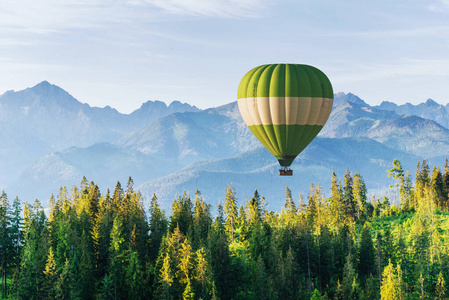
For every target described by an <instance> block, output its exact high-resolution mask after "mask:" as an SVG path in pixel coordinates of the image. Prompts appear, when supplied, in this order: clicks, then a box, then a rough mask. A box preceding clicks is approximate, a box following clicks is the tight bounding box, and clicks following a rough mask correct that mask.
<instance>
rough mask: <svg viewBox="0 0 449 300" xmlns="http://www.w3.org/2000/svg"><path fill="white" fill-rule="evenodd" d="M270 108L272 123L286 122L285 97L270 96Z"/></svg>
mask: <svg viewBox="0 0 449 300" xmlns="http://www.w3.org/2000/svg"><path fill="white" fill-rule="evenodd" d="M270 110H271V120H272V122H273V123H272V124H276V125H277V124H285V97H270ZM262 124H265V123H262Z"/></svg>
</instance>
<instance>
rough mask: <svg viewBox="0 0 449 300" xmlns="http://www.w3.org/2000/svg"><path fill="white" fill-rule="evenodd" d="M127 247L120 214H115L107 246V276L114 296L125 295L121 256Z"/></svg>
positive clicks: (122, 256)
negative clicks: (112, 287) (108, 245)
mask: <svg viewBox="0 0 449 300" xmlns="http://www.w3.org/2000/svg"><path fill="white" fill-rule="evenodd" d="M127 248H128V247H127V246H126V244H125V237H124V233H123V222H122V218H121V216H120V215H117V216H116V217H115V219H114V223H113V226H112V230H111V244H110V248H109V253H110V256H109V257H110V264H109V276H110V279H111V282H112V285H113V286H114V295H115V297H123V296H124V295H125V289H124V287H123V277H124V272H123V258H124V255H125V250H126V249H127Z"/></svg>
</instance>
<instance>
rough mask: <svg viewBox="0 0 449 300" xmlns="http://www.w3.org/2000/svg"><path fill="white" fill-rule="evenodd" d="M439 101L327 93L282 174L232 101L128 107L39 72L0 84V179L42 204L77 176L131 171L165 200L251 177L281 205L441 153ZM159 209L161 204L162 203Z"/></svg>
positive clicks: (446, 135) (444, 124)
mask: <svg viewBox="0 0 449 300" xmlns="http://www.w3.org/2000/svg"><path fill="white" fill-rule="evenodd" d="M448 124H449V114H448V106H443V105H439V104H437V103H436V102H434V101H433V100H427V101H426V102H425V103H422V104H419V105H411V104H406V105H400V106H398V105H396V104H394V103H390V102H383V103H382V104H381V105H379V106H370V105H368V104H367V103H365V102H364V101H363V100H362V99H360V98H359V97H357V96H356V95H353V94H351V93H348V94H344V93H338V94H335V98H334V108H333V111H332V113H331V116H330V118H329V120H328V122H327V124H326V126H325V127H324V128H323V130H322V131H321V132H320V134H319V136H318V137H317V138H316V139H315V140H314V141H313V142H312V143H311V144H310V145H309V146H308V147H307V148H306V150H304V151H303V153H301V154H300V155H299V156H298V158H297V159H296V160H295V162H294V164H293V165H292V169H293V171H294V176H292V177H279V176H278V175H277V170H278V168H279V167H278V164H277V161H276V159H274V157H273V156H272V155H271V154H270V153H269V152H268V151H267V150H265V148H263V147H261V146H260V143H259V142H258V141H257V140H256V138H255V137H254V136H253V135H252V133H251V132H250V131H249V130H248V128H247V127H246V125H245V124H244V122H243V120H242V118H241V117H240V113H239V111H238V108H237V104H236V102H231V103H229V104H227V105H224V106H221V107H216V108H210V109H206V110H200V109H198V108H196V107H194V106H191V105H189V104H186V103H181V102H178V101H174V102H172V103H171V104H170V105H169V106H167V105H166V104H165V103H163V102H160V101H148V102H145V103H144V104H143V105H142V106H141V107H140V108H139V109H137V110H136V111H134V112H132V113H131V114H121V113H119V112H118V111H116V110H115V109H113V108H110V107H105V108H98V107H90V106H89V105H88V104H83V103H81V102H79V101H78V100H76V99H75V98H73V97H72V96H71V95H70V94H69V93H67V92H66V91H64V90H63V89H61V88H59V87H57V86H55V85H52V84H50V83H48V82H46V81H44V82H42V83H40V84H38V85H36V86H34V87H32V88H28V89H25V90H23V91H18V92H14V91H8V92H6V93H5V94H3V95H1V96H0V145H2V146H1V147H0V189H1V188H5V189H6V191H7V193H8V194H9V195H11V196H15V195H18V196H19V198H21V199H22V200H23V201H33V200H34V198H39V199H40V200H41V201H42V202H43V203H44V205H45V203H46V201H47V200H48V199H49V197H50V194H51V193H57V192H58V189H59V186H61V185H66V186H68V187H71V186H72V185H74V184H78V183H79V182H80V181H81V179H82V177H83V176H86V177H87V178H88V180H93V181H95V182H96V183H98V184H99V186H100V189H101V190H102V191H104V190H105V189H106V188H108V187H109V188H113V187H114V186H115V182H116V181H117V180H120V181H121V182H125V181H126V180H127V178H128V176H132V177H133V179H134V182H135V186H136V187H137V188H138V189H139V190H140V191H141V192H142V194H143V196H144V199H146V201H148V199H150V198H151V196H152V194H153V193H155V194H156V195H157V196H158V198H159V199H160V200H161V203H162V205H163V206H164V205H165V203H169V202H171V201H172V200H173V199H174V198H176V197H177V195H179V194H181V193H182V192H183V191H184V190H185V191H186V192H187V193H189V194H191V195H193V194H194V193H195V190H196V189H199V190H200V191H201V192H202V195H203V197H204V198H205V199H206V200H207V201H209V202H210V203H214V204H216V202H217V201H218V200H219V199H223V197H224V191H225V187H226V185H227V184H228V183H232V184H233V185H234V186H235V187H236V191H237V195H238V197H239V198H240V199H241V201H244V199H245V198H251V197H252V194H253V193H254V190H255V189H258V190H259V192H260V194H261V195H263V196H265V197H266V199H267V200H268V203H270V208H271V209H274V210H279V209H280V207H281V206H282V204H283V201H284V200H283V199H284V198H285V187H286V186H288V187H289V188H290V189H291V190H292V192H293V195H295V197H296V198H298V197H299V196H298V195H299V193H301V194H302V195H303V196H304V197H305V196H306V195H307V193H308V190H309V186H310V184H311V183H313V184H317V183H320V184H321V185H322V189H323V191H324V192H325V193H328V187H329V184H330V179H331V176H332V171H336V172H337V176H338V177H339V179H343V175H344V172H345V169H346V168H348V169H349V170H351V171H352V172H356V171H359V172H360V173H361V175H362V176H363V178H364V180H365V181H366V184H367V186H368V188H369V190H370V191H371V192H375V191H381V190H385V189H386V188H387V187H388V185H389V184H391V183H392V182H391V178H388V177H387V169H388V168H390V166H391V162H392V161H393V159H395V158H397V159H399V160H400V161H401V163H402V164H403V166H404V167H405V168H406V169H409V170H410V171H411V173H412V174H413V173H414V168H415V167H416V163H417V161H418V160H420V159H422V158H426V159H428V160H430V163H431V164H438V165H440V166H441V165H442V163H443V161H444V158H445V157H446V156H449V129H448ZM165 209H166V210H167V211H168V210H169V209H170V207H167V206H165Z"/></svg>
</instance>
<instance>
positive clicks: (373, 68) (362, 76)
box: [336, 59, 449, 84]
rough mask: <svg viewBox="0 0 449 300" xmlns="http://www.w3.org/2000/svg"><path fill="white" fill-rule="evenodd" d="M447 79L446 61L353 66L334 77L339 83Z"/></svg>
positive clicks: (414, 61)
mask: <svg viewBox="0 0 449 300" xmlns="http://www.w3.org/2000/svg"><path fill="white" fill-rule="evenodd" d="M417 77H419V78H429V79H430V78H435V77H449V60H448V59H402V60H400V61H394V62H389V63H387V62H384V63H376V64H363V65H361V64H355V65H352V66H350V67H349V68H347V69H346V70H342V71H341V75H339V76H336V81H337V82H339V83H345V82H350V83H353V84H354V83H357V82H369V81H376V80H385V81H388V80H389V79H394V80H399V81H407V80H411V79H412V78H417Z"/></svg>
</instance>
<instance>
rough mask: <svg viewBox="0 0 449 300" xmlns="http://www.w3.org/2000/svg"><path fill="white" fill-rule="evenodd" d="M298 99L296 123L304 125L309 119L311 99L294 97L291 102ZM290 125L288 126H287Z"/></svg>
mask: <svg viewBox="0 0 449 300" xmlns="http://www.w3.org/2000/svg"><path fill="white" fill-rule="evenodd" d="M295 99H298V100H297V102H298V117H297V118H296V123H293V124H298V125H306V124H307V119H308V118H309V113H310V106H311V105H312V98H310V97H300V98H298V97H296V98H292V100H293V101H295ZM289 125H290V124H289Z"/></svg>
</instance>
